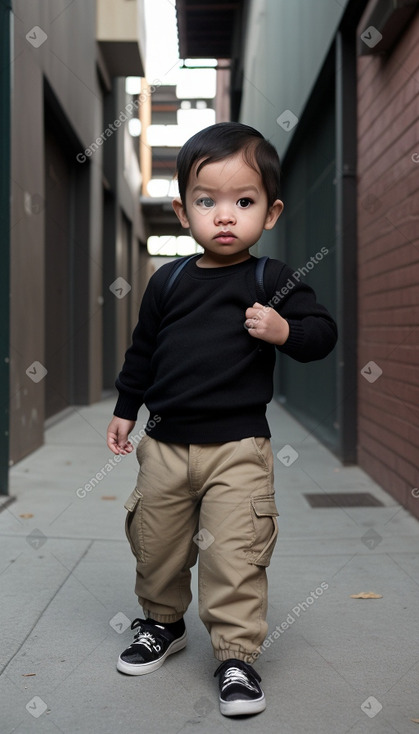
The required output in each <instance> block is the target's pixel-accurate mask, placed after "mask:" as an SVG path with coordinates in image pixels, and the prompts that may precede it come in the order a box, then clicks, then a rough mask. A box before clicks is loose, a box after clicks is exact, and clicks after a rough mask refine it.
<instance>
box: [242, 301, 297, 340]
mask: <svg viewBox="0 0 419 734" xmlns="http://www.w3.org/2000/svg"><path fill="white" fill-rule="evenodd" d="M244 325H245V327H246V329H248V331H249V334H250V336H254V337H255V338H256V339H262V340H263V341H265V342H269V344H275V345H277V346H280V345H282V344H285V342H286V341H287V339H288V335H289V333H290V327H289V324H288V321H286V319H283V318H282V316H281V315H280V314H279V313H278V312H277V311H275V309H273V308H269V306H262V304H261V303H254V304H253V306H252V307H251V308H248V309H246V321H245V322H244Z"/></svg>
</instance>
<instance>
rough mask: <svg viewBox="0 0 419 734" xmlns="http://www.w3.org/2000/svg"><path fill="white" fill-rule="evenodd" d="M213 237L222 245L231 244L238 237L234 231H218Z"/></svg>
mask: <svg viewBox="0 0 419 734" xmlns="http://www.w3.org/2000/svg"><path fill="white" fill-rule="evenodd" d="M213 239H214V240H217V242H220V244H222V245H231V243H232V242H234V240H236V239H237V237H236V235H234V234H233V233H232V232H218V233H217V234H216V235H215V237H214V238H213Z"/></svg>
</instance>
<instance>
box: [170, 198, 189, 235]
mask: <svg viewBox="0 0 419 734" xmlns="http://www.w3.org/2000/svg"><path fill="white" fill-rule="evenodd" d="M172 207H173V209H174V210H175V214H176V216H177V218H178V219H179V222H180V223H181V225H182V227H185V229H187V228H189V226H190V225H189V219H188V217H187V216H186V209H185V207H184V206H183V203H182V200H181V199H179V197H176V199H173V201H172Z"/></svg>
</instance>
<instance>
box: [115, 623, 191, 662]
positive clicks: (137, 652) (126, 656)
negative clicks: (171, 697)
mask: <svg viewBox="0 0 419 734" xmlns="http://www.w3.org/2000/svg"><path fill="white" fill-rule="evenodd" d="M137 628H138V629H137ZM131 629H137V632H136V634H135V637H134V640H133V642H132V644H131V645H130V646H129V647H127V649H126V650H124V652H122V653H121V654H120V656H119V658H118V662H117V664H116V667H117V669H118V670H119V671H120V672H121V673H127V674H128V675H145V674H146V673H152V672H153V671H154V670H157V669H158V668H160V667H161V666H162V665H163V663H164V661H165V660H166V658H167V657H168V656H169V655H172V654H173V653H174V652H178V650H182V648H184V647H185V645H186V630H185V631H184V632H183V634H182V635H181V636H178V637H176V636H175V635H174V634H173V633H172V632H170V631H169V630H168V629H166V628H165V627H164V625H160V624H158V623H157V622H153V623H151V622H146V621H145V620H144V619H134V621H133V623H132V625H131Z"/></svg>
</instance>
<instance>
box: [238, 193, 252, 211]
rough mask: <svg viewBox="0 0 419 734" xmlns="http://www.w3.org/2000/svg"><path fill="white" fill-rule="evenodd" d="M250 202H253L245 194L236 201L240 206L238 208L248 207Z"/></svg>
mask: <svg viewBox="0 0 419 734" xmlns="http://www.w3.org/2000/svg"><path fill="white" fill-rule="evenodd" d="M251 204H253V200H252V199H249V197H247V196H244V197H243V198H242V199H239V200H238V202H237V205H238V206H239V207H240V209H248V208H249V206H250V205H251Z"/></svg>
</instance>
